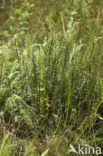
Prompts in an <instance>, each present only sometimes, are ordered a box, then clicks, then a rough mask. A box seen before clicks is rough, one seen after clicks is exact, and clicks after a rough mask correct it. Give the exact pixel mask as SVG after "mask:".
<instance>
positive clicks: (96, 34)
mask: <svg viewBox="0 0 103 156" xmlns="http://www.w3.org/2000/svg"><path fill="white" fill-rule="evenodd" d="M24 4H25V5H24ZM40 4H41V3H40ZM40 4H39V5H40ZM67 4H68V5H67ZM79 4H80V5H79ZM101 4H102V3H101ZM101 4H99V1H98V2H95V1H92V0H91V1H90V2H88V1H85V2H84V1H82V0H78V1H68V0H67V1H65V3H64V1H63V2H61V5H62V7H63V8H65V9H64V11H60V12H59V13H58V9H57V12H55V14H52V12H51V14H52V16H51V14H50V17H49V19H48V22H47V21H46V22H47V23H46V24H47V25H46V28H47V27H48V29H47V31H46V30H45V32H44V33H43V34H40V37H41V36H42V40H40V42H37V40H36V41H35V37H34V36H33V35H35V31H34V30H33V31H34V33H33V32H32V34H31V32H29V31H25V30H23V29H22V28H21V29H20V23H18V32H15V31H14V32H15V33H14V35H13V34H12V35H11V36H12V37H11V38H9V39H8V42H7V43H5V42H4V43H2V44H1V46H0V137H1V138H0V143H1V146H0V156H11V155H13V156H14V155H24V156H29V155H30V156H34V155H35V156H36V155H37V156H39V155H41V156H46V155H48V156H59V155H63V156H66V155H71V153H69V149H70V147H69V145H70V144H72V145H73V146H74V147H76V145H77V143H79V144H81V145H82V144H89V145H90V146H93V147H97V146H99V147H101V149H103V144H102V141H103V137H102V136H103V127H102V126H103V106H102V103H103V76H102V74H103V71H102V65H103V63H102V60H103V54H102V49H103V46H102V43H103V38H102V29H101V24H102V21H101V19H100V15H101V14H102V9H101V8H102V7H101ZM22 5H23V6H25V7H29V6H30V7H29V11H30V8H32V7H34V5H32V4H31V5H29V3H26V2H25V3H23V4H22ZM56 5H57V3H56V4H55V6H56ZM97 7H98V8H97ZM70 8H71V10H70V12H69V15H67V13H68V10H69V9H70ZM53 9H54V8H53ZM95 9H96V10H95ZM98 9H99V13H98V14H97V17H95V16H96V15H95V11H96V12H97V10H98ZM16 11H18V14H20V15H19V16H20V17H21V21H23V19H24V20H25V23H26V21H28V18H30V17H29V15H30V14H29V13H28V14H26V13H25V14H26V15H28V17H27V18H26V17H25V18H24V17H23V15H24V14H23V12H22V11H23V10H16ZM20 11H21V12H20ZM29 11H28V12H29ZM26 15H25V16H26ZM92 16H93V17H92ZM32 17H33V15H32ZM22 18H23V19H22ZM15 20H16V18H15ZM94 20H95V24H94V23H93V22H94ZM21 21H20V22H21ZM25 23H24V25H25ZM22 24H23V23H22ZM26 24H27V25H28V24H29V21H28V22H27V23H26ZM24 25H23V27H24ZM27 25H25V27H28V26H27ZM12 27H13V25H12ZM21 27H22V26H21ZM43 30H44V29H43ZM46 34H47V35H46ZM81 155H82V154H81Z"/></svg>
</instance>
